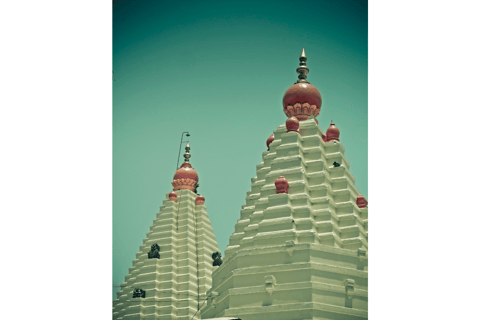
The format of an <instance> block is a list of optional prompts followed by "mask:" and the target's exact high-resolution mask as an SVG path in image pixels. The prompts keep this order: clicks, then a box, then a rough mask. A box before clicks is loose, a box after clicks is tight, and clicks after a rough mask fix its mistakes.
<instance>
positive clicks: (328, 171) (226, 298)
mask: <svg viewBox="0 0 480 320" xmlns="http://www.w3.org/2000/svg"><path fill="white" fill-rule="evenodd" d="M306 60H307V57H306V55H305V51H302V54H301V56H300V67H298V68H297V73H299V77H298V78H299V80H298V81H297V83H295V84H294V85H293V86H291V87H290V88H289V89H288V90H287V92H286V93H285V95H284V100H283V106H284V112H285V114H286V115H287V117H289V119H288V120H287V121H286V124H281V125H280V126H279V127H278V128H277V129H276V130H275V131H274V133H273V135H272V137H270V138H269V139H268V140H267V146H268V147H269V150H268V151H265V152H263V154H262V159H263V161H262V162H261V163H260V164H259V165H257V171H256V177H255V178H253V179H252V184H251V190H250V191H249V192H248V193H247V197H246V203H245V204H244V205H243V206H242V210H241V211H240V219H239V220H238V221H237V223H236V225H235V231H234V233H233V234H232V236H231V237H230V242H229V246H228V248H227V249H226V251H225V259H224V262H223V264H222V265H221V266H220V267H219V268H218V269H216V270H215V271H214V273H213V285H212V288H211V289H210V290H209V292H208V302H207V306H206V307H205V308H203V309H202V310H201V313H202V319H208V318H218V317H234V318H240V319H242V320H274V319H275V320H293V319H295V320H299V319H342V320H354V319H367V318H368V314H367V288H368V281H367V260H368V259H367V248H368V243H367V236H368V231H367V230H368V208H367V201H366V199H365V198H364V197H363V196H361V195H360V192H359V191H358V190H357V188H356V187H355V185H354V183H355V179H354V178H353V176H352V175H351V173H350V172H349V162H348V161H347V159H346V158H345V156H344V151H345V150H344V147H343V146H342V144H341V142H340V140H339V135H340V131H339V130H338V128H337V127H335V125H334V124H333V123H332V124H331V126H330V127H329V128H328V130H327V132H326V135H324V134H323V131H322V130H321V129H320V127H319V126H318V123H317V120H316V119H315V117H316V116H318V114H319V112H320V107H321V103H322V99H321V96H320V92H319V91H318V90H317V89H316V88H315V87H314V86H313V85H311V84H310V83H309V82H307V81H306V74H307V73H308V71H309V70H308V68H307V67H306Z"/></svg>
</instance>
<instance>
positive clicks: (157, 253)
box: [148, 243, 160, 259]
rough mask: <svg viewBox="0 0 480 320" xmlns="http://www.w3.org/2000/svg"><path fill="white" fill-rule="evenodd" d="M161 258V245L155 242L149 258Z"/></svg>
mask: <svg viewBox="0 0 480 320" xmlns="http://www.w3.org/2000/svg"><path fill="white" fill-rule="evenodd" d="M153 258H156V259H160V246H159V245H158V244H156V243H155V244H153V245H152V247H151V249H150V252H149V253H148V259H153Z"/></svg>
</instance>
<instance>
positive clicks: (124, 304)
mask: <svg viewBox="0 0 480 320" xmlns="http://www.w3.org/2000/svg"><path fill="white" fill-rule="evenodd" d="M175 192H176V193H177V195H178V196H177V203H175V202H173V201H170V200H168V195H167V196H166V199H167V200H163V205H162V206H161V207H160V212H158V213H157V217H156V219H155V220H154V221H153V225H152V226H151V227H150V231H149V232H147V237H146V239H144V240H143V245H141V246H140V251H139V252H138V253H137V254H136V259H135V260H134V261H133V266H132V268H130V269H129V274H128V275H127V276H126V277H125V282H124V283H122V285H121V286H122V289H121V291H120V292H118V293H117V300H115V301H114V302H113V319H115V320H133V319H135V320H137V319H144V320H153V319H157V320H161V319H165V320H167V319H168V320H170V319H178V320H191V319H192V318H193V319H197V320H198V319H200V312H197V311H198V309H199V307H200V306H201V304H202V302H203V301H204V300H205V297H206V292H207V290H208V289H210V287H211V286H212V272H213V270H214V268H216V267H213V266H212V253H213V252H216V251H218V244H217V242H216V241H215V235H214V234H213V229H212V226H211V222H210V220H209V218H208V213H207V210H206V207H205V205H203V204H202V205H195V197H196V194H195V193H193V192H192V191H190V190H176V191H175ZM154 243H157V244H158V245H159V246H160V259H148V255H147V253H148V252H149V251H150V247H151V245H153V244H154ZM134 288H141V289H143V290H145V291H146V296H145V299H144V298H133V290H134ZM204 306H205V305H204Z"/></svg>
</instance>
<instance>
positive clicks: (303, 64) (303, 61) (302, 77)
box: [296, 49, 309, 83]
mask: <svg viewBox="0 0 480 320" xmlns="http://www.w3.org/2000/svg"><path fill="white" fill-rule="evenodd" d="M298 60H300V66H299V67H298V68H297V73H298V80H297V82H296V83H299V82H308V81H307V73H308V71H309V69H308V67H307V55H306V54H305V49H302V53H301V54H300V58H298Z"/></svg>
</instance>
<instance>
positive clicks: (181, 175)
mask: <svg viewBox="0 0 480 320" xmlns="http://www.w3.org/2000/svg"><path fill="white" fill-rule="evenodd" d="M183 157H184V158H185V162H184V163H183V164H182V165H181V166H180V168H178V169H177V171H176V172H175V175H174V176H173V181H172V186H173V190H184V189H188V190H190V191H192V192H195V193H196V192H197V190H196V188H197V187H198V174H197V172H196V171H195V169H193V168H192V165H191V164H190V157H191V155H190V143H189V142H187V145H186V146H185V153H184V154H183Z"/></svg>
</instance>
